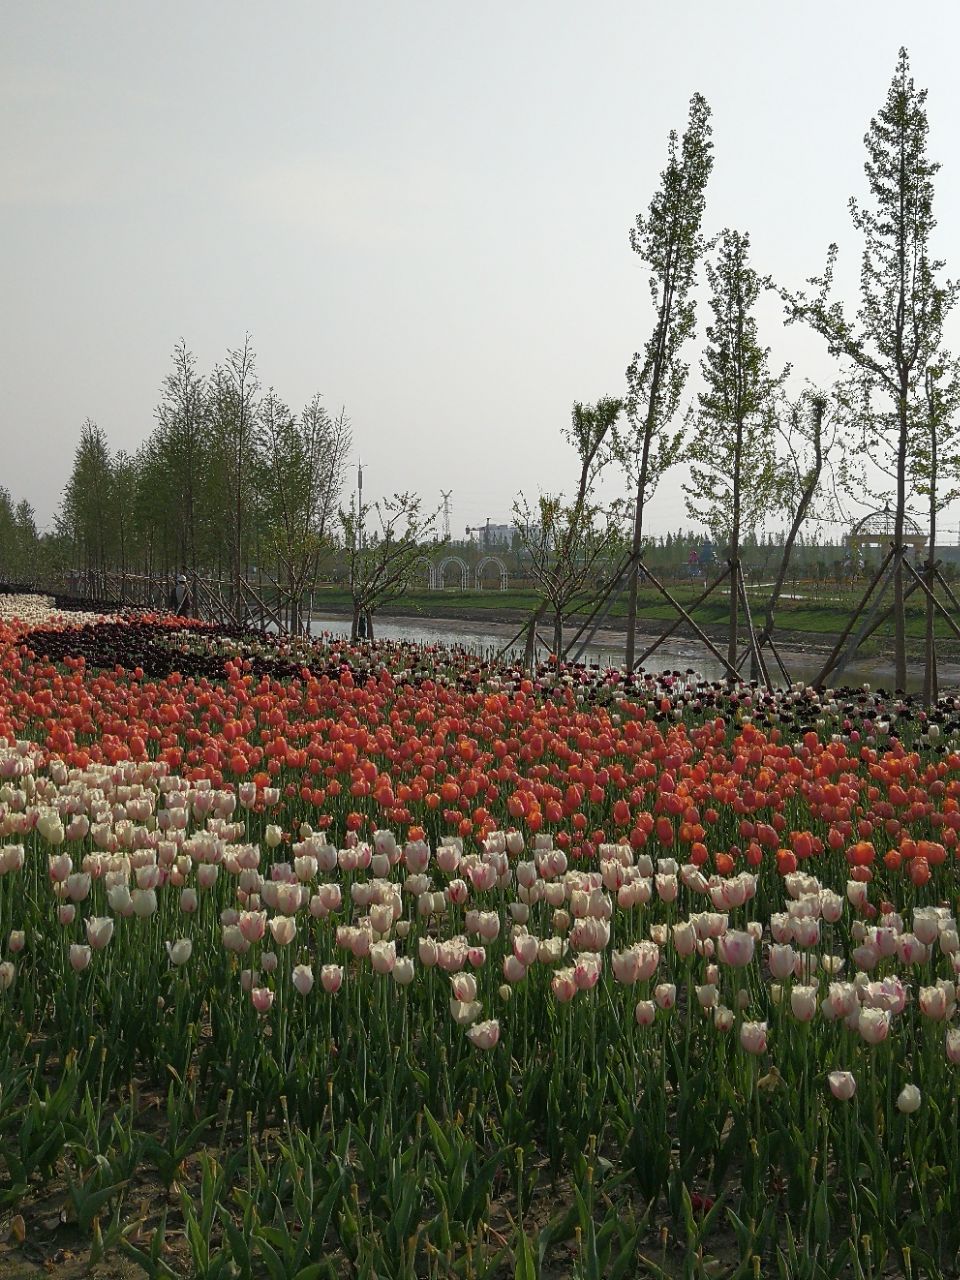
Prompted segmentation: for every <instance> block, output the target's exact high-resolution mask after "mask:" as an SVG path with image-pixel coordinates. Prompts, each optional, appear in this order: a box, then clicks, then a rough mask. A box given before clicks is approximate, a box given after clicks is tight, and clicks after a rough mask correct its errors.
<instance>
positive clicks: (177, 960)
mask: <svg viewBox="0 0 960 1280" xmlns="http://www.w3.org/2000/svg"><path fill="white" fill-rule="evenodd" d="M166 946H167V956H168V957H169V959H170V963H171V964H172V965H174V966H175V967H176V968H179V967H180V965H183V964H186V963H187V961H188V960H189V959H190V956H191V954H192V952H193V943H192V942H191V941H190V939H189V938H178V939H177V941H176V942H168V943H167V944H166Z"/></svg>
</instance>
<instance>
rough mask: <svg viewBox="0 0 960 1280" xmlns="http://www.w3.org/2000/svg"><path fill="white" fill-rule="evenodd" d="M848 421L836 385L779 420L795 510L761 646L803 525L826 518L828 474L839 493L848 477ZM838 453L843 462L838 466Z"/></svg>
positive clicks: (806, 397) (788, 501)
mask: <svg viewBox="0 0 960 1280" xmlns="http://www.w3.org/2000/svg"><path fill="white" fill-rule="evenodd" d="M844 421H845V418H844V414H843V396H842V391H841V390H840V388H837V389H836V390H835V392H834V394H833V396H832V397H831V396H828V395H827V394H826V393H825V392H823V391H819V390H817V389H810V390H807V391H805V392H804V393H803V394H802V395H801V396H800V398H799V399H798V400H797V401H795V402H794V403H793V404H791V405H789V406H788V412H787V415H786V423H785V424H784V423H781V422H779V421H777V422H776V425H777V430H778V431H779V432H780V435H781V436H782V438H783V441H784V444H785V446H786V464H787V467H786V475H785V476H784V484H783V487H782V489H781V497H782V500H783V503H784V505H785V507H786V508H787V510H788V511H789V512H790V525H789V528H788V529H787V533H786V537H785V539H784V544H783V551H782V553H781V556H780V565H779V568H778V569H777V576H776V579H775V580H774V583H773V586H772V587H771V589H770V595H769V597H768V598H767V606H766V615H765V617H764V622H763V627H762V628H761V630H760V632H759V634H758V637H757V639H758V641H759V643H760V644H761V645H762V644H764V643H766V641H768V640H770V639H771V638H772V636H773V631H774V627H775V626H776V614H777V607H778V605H779V603H780V597H781V595H782V594H783V585H784V583H785V581H786V578H787V573H788V571H789V569H790V562H791V560H792V558H793V548H794V545H795V543H796V541H797V538H798V537H799V536H800V531H801V529H802V528H803V526H804V524H805V523H806V522H807V521H808V520H810V519H815V518H818V517H819V518H821V519H822V518H824V516H825V515H826V514H827V511H826V506H825V503H824V502H823V501H820V502H818V497H820V496H821V495H822V492H823V482H824V473H825V471H830V472H832V473H833V480H834V484H833V490H834V492H835V491H836V483H837V477H838V474H841V473H842V474H843V475H845V473H844V472H843V468H844V465H845V462H846V458H845V455H844V453H843V446H844V442H845V441H844V436H843V431H842V427H843V424H844ZM838 453H839V454H840V457H839V461H838V462H837V463H836V464H835V460H836V458H837V454H838Z"/></svg>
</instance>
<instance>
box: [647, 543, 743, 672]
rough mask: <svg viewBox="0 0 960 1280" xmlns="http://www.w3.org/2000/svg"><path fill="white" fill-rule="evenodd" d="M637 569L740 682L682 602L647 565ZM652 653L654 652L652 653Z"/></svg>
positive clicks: (730, 665) (728, 662)
mask: <svg viewBox="0 0 960 1280" xmlns="http://www.w3.org/2000/svg"><path fill="white" fill-rule="evenodd" d="M637 567H638V569H639V570H640V572H641V573H642V574H643V575H644V576H645V577H646V578H648V579H649V580H650V582H652V583H653V585H654V587H655V588H656V589H657V591H659V592H660V594H661V595H662V596H663V597H664V599H665V600H666V601H668V603H669V604H670V605H671V607H672V608H673V609H675V610H676V611H677V613H679V614H680V617H681V619H682V620H683V621H684V622H686V623H687V624H688V626H690V627H692V629H693V631H694V634H695V635H696V637H697V639H698V640H699V641H700V643H701V644H703V645H706V647H707V648H708V649H709V650H710V652H711V653H712V654H713V656H714V657H715V658H716V660H717V661H718V662H719V663H720V664H721V665H722V666H723V667H724V668H725V669H726V671H727V674H728V676H729V678H730V679H731V680H739V679H740V673H739V671H737V668H736V667H735V666H733V664H732V663H731V662H730V661H729V660H728V659H727V658H725V657H724V655H723V654H722V653H721V652H720V650H719V649H718V648H717V646H716V645H715V644H714V643H713V641H712V640H711V639H710V637H709V636H708V635H707V633H706V632H705V631H704V630H703V628H702V627H700V626H698V625H697V623H696V622H695V621H694V620H693V618H692V617H691V616H690V614H689V613H688V612H687V610H686V609H685V608H684V607H683V605H682V604H681V603H680V601H679V600H677V599H675V598H674V597H673V596H672V595H671V594H670V592H669V591H668V590H667V588H666V587H665V586H664V585H663V583H662V582H661V581H660V580H659V578H655V577H654V575H653V574H652V573H651V572H650V570H649V569H648V568H647V567H646V565H644V564H643V563H641V564H639V565H638V566H637ZM729 572H730V567H729V566H728V567H727V570H726V573H727V574H728V573H729ZM724 576H726V574H725V575H724ZM718 581H720V579H718ZM714 585H716V583H715V584H714ZM678 625H679V624H678ZM666 638H667V636H666V633H665V634H664V635H662V636H660V637H658V640H657V643H656V645H654V649H657V648H659V647H660V645H661V644H662V643H663V641H664V640H665V639H666ZM651 652H652V651H651ZM639 665H640V664H639V663H638V662H635V663H634V670H636V668H637V667H638V666H639Z"/></svg>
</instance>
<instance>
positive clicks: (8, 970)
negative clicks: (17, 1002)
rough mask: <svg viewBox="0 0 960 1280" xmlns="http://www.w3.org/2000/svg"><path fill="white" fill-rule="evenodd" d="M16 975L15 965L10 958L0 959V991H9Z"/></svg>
mask: <svg viewBox="0 0 960 1280" xmlns="http://www.w3.org/2000/svg"><path fill="white" fill-rule="evenodd" d="M16 976H17V966H16V965H15V964H14V963H13V961H12V960H3V961H0V991H9V990H10V988H11V987H12V986H13V983H14V979H15V978H16Z"/></svg>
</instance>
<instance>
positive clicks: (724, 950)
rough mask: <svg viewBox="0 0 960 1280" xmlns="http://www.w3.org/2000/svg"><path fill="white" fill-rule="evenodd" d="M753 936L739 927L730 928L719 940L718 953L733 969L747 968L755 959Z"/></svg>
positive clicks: (722, 960)
mask: <svg viewBox="0 0 960 1280" xmlns="http://www.w3.org/2000/svg"><path fill="white" fill-rule="evenodd" d="M754 946H755V943H754V940H753V936H752V935H751V934H749V933H746V932H744V931H741V930H739V929H729V930H728V931H727V932H726V933H725V934H722V935H721V937H720V938H719V939H718V940H717V955H718V956H719V958H720V960H721V962H722V963H723V964H725V965H729V966H730V968H731V969H745V968H746V967H747V965H748V964H750V963H751V961H752V960H753V950H754Z"/></svg>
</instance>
